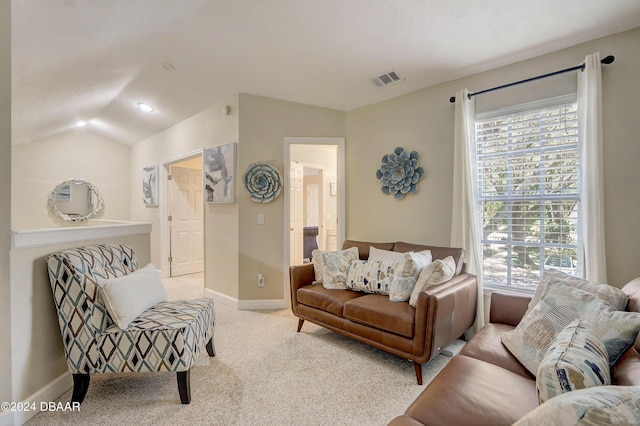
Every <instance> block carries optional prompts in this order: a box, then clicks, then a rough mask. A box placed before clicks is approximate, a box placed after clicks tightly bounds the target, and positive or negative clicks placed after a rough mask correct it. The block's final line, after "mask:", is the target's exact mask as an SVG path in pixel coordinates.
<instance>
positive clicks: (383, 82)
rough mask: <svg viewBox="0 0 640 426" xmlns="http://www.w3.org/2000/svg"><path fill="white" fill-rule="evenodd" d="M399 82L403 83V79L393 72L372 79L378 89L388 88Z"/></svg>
mask: <svg viewBox="0 0 640 426" xmlns="http://www.w3.org/2000/svg"><path fill="white" fill-rule="evenodd" d="M399 81H404V78H400V76H399V75H398V74H397V73H396V72H395V71H391V72H388V73H386V74H382V75H381V76H379V77H376V78H374V79H373V84H375V85H376V86H378V87H382V86H388V85H390V84H393V83H397V82H399Z"/></svg>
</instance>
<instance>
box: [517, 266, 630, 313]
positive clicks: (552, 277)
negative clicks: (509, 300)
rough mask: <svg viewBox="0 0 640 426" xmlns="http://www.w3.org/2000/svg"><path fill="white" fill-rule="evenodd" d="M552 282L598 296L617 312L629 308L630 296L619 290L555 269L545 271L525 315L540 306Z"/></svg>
mask: <svg viewBox="0 0 640 426" xmlns="http://www.w3.org/2000/svg"><path fill="white" fill-rule="evenodd" d="M550 282H563V283H565V284H567V285H570V286H571V287H576V288H579V289H580V290H584V291H587V292H589V293H591V294H593V295H595V296H598V297H599V298H600V299H602V300H604V301H605V302H607V303H609V304H611V305H613V307H614V308H615V309H616V310H617V311H624V309H625V307H626V306H627V299H628V296H627V294H626V293H625V292H624V291H622V290H620V289H619V288H616V287H613V286H610V285H607V284H598V283H594V282H591V281H587V280H584V279H582V278H577V277H574V276H571V275H569V274H565V273H564V272H562V271H557V270H555V269H545V270H544V272H543V273H542V277H541V278H540V283H539V284H538V288H536V292H535V294H534V295H533V297H532V298H531V301H530V302H529V307H528V308H527V312H526V313H525V315H526V314H528V313H529V312H531V310H532V309H533V307H534V306H536V305H537V304H538V302H539V301H540V297H541V296H542V293H543V292H544V289H545V288H546V287H547V284H548V283H550Z"/></svg>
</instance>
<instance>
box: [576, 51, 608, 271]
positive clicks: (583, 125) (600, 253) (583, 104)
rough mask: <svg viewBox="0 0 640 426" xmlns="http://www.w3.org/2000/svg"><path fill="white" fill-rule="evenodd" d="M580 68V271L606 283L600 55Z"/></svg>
mask: <svg viewBox="0 0 640 426" xmlns="http://www.w3.org/2000/svg"><path fill="white" fill-rule="evenodd" d="M584 64H585V68H584V71H582V72H578V126H579V128H578V132H579V139H580V155H581V166H580V168H581V184H582V232H583V235H582V237H583V241H584V265H585V268H584V270H585V278H586V279H588V280H590V281H595V282H598V283H606V282H607V259H606V256H605V246H604V191H603V183H602V181H603V176H602V175H603V171H602V93H601V92H602V82H601V64H600V53H598V52H596V53H594V54H591V55H587V57H586V58H585V61H584Z"/></svg>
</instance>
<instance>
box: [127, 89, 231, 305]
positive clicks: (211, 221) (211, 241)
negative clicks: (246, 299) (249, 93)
mask: <svg viewBox="0 0 640 426" xmlns="http://www.w3.org/2000/svg"><path fill="white" fill-rule="evenodd" d="M227 104H228V105H231V114H230V115H228V116H226V115H224V114H222V113H221V112H220V111H221V109H222V107H223V106H224V105H227ZM212 105H214V106H212V107H211V108H209V109H207V110H205V111H202V112H200V113H198V114H196V115H194V116H192V117H190V118H188V119H186V120H184V121H182V122H180V123H178V124H176V125H175V126H173V127H171V128H169V129H167V130H165V131H163V132H161V133H158V134H156V135H154V136H152V137H150V138H148V139H146V140H144V141H142V142H139V143H137V144H136V145H134V146H133V147H132V149H131V185H132V188H133V189H132V192H131V219H132V220H134V221H141V222H150V223H152V224H153V231H152V233H151V262H152V263H153V264H154V265H156V266H157V267H158V268H160V267H161V265H162V259H161V250H160V247H161V237H160V234H161V231H160V216H159V215H160V208H159V207H148V206H145V205H144V203H143V202H142V193H141V191H142V190H141V189H140V190H138V187H140V186H141V184H140V182H142V168H143V167H145V166H149V165H152V164H159V165H161V164H163V163H165V162H168V161H170V160H172V159H175V158H178V157H180V156H183V155H185V154H188V153H190V152H193V151H195V150H200V149H202V148H210V147H214V146H218V145H224V144H227V143H230V142H237V141H238V98H237V96H232V97H229V98H225V99H219V100H214V101H212ZM238 190H239V187H237V188H236V193H237V192H238ZM163 202H166V200H163V199H160V203H163ZM204 221H205V225H204V226H205V257H206V259H205V274H206V275H205V286H206V287H207V288H208V289H210V290H213V291H215V292H217V293H221V294H224V295H226V296H229V297H231V298H234V299H237V297H238V288H237V283H238V204H237V203H234V204H205V206H204ZM165 272H166V271H165Z"/></svg>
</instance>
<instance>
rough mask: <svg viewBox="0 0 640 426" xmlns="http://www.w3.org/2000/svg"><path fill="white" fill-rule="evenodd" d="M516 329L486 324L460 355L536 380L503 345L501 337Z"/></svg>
mask: <svg viewBox="0 0 640 426" xmlns="http://www.w3.org/2000/svg"><path fill="white" fill-rule="evenodd" d="M514 328H515V327H512V326H510V325H506V324H496V323H489V324H485V326H484V327H482V328H481V329H480V331H478V332H477V333H476V334H474V335H473V338H472V339H471V340H469V341H468V342H467V343H466V344H465V345H464V347H463V348H462V351H461V352H460V355H465V356H468V357H471V358H476V359H479V360H481V361H486V362H488V363H491V364H494V365H496V366H498V367H502V368H504V369H506V370H509V371H511V372H513V373H516V374H519V375H521V376H523V377H527V378H529V379H532V380H533V379H535V377H534V376H533V374H531V373H530V372H529V370H527V369H526V368H525V367H524V366H523V365H522V364H520V362H519V361H518V359H517V358H516V357H515V356H513V354H512V353H511V352H509V350H508V349H507V348H506V347H505V346H504V345H503V344H502V341H501V340H500V338H501V336H502V335H503V334H504V333H506V332H508V331H511V330H513V329H514Z"/></svg>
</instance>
